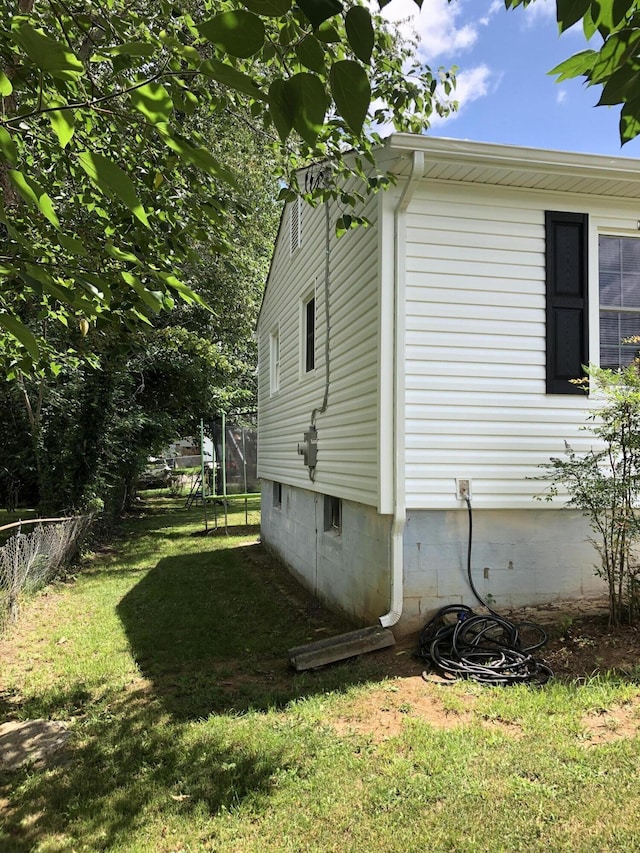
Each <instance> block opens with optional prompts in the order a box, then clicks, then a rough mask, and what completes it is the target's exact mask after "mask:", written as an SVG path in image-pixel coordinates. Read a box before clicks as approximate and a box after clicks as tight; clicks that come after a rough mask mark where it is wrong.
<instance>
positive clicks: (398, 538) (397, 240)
mask: <svg viewBox="0 0 640 853" xmlns="http://www.w3.org/2000/svg"><path fill="white" fill-rule="evenodd" d="M423 173H424V152H423V151H413V152H412V160H411V172H410V173H409V177H408V178H407V182H406V184H405V185H404V189H403V190H402V194H401V195H400V198H399V200H398V203H397V204H396V207H395V210H394V214H393V225H394V229H393V232H394V233H393V240H394V246H393V250H394V261H395V264H394V282H393V283H394V288H393V290H394V318H393V319H394V348H393V360H394V370H393V375H394V382H393V521H392V524H391V590H390V596H389V597H390V600H391V603H390V606H389V612H388V613H385V615H384V616H381V617H380V624H381V625H382V626H383V627H384V628H390V627H391V626H392V625H395V624H396V623H397V622H398V620H399V619H400V617H401V616H402V602H403V598H404V590H403V580H404V564H403V543H404V527H405V523H406V520H407V510H406V500H405V491H406V483H405V429H406V423H405V358H406V354H405V325H406V323H405V313H406V309H405V293H406V282H405V247H406V239H405V238H406V233H405V232H406V216H405V214H406V212H407V208H408V207H409V204H410V202H411V199H412V198H413V193H414V190H415V187H416V184H417V182H418V180H419V179H420V178H421V177H422V175H423Z"/></svg>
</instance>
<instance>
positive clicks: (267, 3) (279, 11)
mask: <svg viewBox="0 0 640 853" xmlns="http://www.w3.org/2000/svg"><path fill="white" fill-rule="evenodd" d="M243 5H245V6H246V7H247V9H249V10H250V11H251V12H255V13H256V15H264V17H265V18H280V17H282V15H286V14H287V12H288V11H289V9H291V0H243Z"/></svg>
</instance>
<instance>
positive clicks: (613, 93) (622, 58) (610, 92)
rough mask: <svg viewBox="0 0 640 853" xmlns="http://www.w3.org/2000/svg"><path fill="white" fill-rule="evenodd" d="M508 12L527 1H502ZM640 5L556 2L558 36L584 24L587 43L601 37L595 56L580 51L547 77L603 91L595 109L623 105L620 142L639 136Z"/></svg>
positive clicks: (619, 0) (626, 0) (621, 0)
mask: <svg viewBox="0 0 640 853" xmlns="http://www.w3.org/2000/svg"><path fill="white" fill-rule="evenodd" d="M505 2H506V6H507V8H510V7H515V6H518V5H528V3H529V2H530V0H505ZM639 16H640V3H639V2H638V0H557V17H558V23H559V26H560V31H561V32H562V31H564V30H566V29H568V28H569V27H571V26H573V25H574V24H576V23H577V22H578V21H579V20H580V19H582V21H583V26H584V32H585V35H586V36H587V38H590V37H591V36H592V35H593V34H594V33H595V32H596V31H597V32H598V33H599V34H600V36H601V37H602V40H603V41H602V46H601V47H600V48H599V49H598V50H584V51H581V52H580V53H576V54H575V55H574V56H571V57H569V58H568V59H566V60H565V61H564V62H561V63H560V64H559V65H556V67H555V68H553V69H552V70H551V71H550V72H549V73H550V74H555V75H557V78H558V81H562V80H568V79H571V78H574V77H583V78H584V79H585V81H586V83H587V85H588V86H598V85H599V86H602V92H601V94H600V99H599V100H598V103H597V106H615V105H617V104H622V105H623V107H622V110H621V115H620V140H621V142H622V143H624V142H627V141H628V140H629V139H633V138H634V137H635V136H637V135H638V134H639V133H640V97H638V91H639V87H640V28H639V27H638V23H640V21H639Z"/></svg>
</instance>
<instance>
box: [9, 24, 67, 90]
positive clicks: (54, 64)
mask: <svg viewBox="0 0 640 853" xmlns="http://www.w3.org/2000/svg"><path fill="white" fill-rule="evenodd" d="M14 38H15V40H16V42H17V43H18V44H19V45H20V46H21V47H22V49H23V50H24V52H25V53H26V54H27V56H28V57H29V59H30V60H31V61H32V62H33V64H34V65H35V66H36V67H37V68H39V69H40V70H41V71H45V72H47V73H49V74H51V75H52V76H53V77H58V78H59V79H61V80H74V79H76V78H77V77H78V76H79V75H80V74H82V72H83V71H84V66H83V65H82V63H81V62H80V60H79V59H78V57H77V56H76V55H75V54H74V53H72V52H71V51H70V50H69V49H68V48H67V47H66V46H65V45H63V44H61V43H60V42H58V41H55V40H54V39H52V38H50V37H49V36H47V35H45V34H44V33H43V32H42V31H41V30H37V29H35V27H32V26H31V24H29V23H27V22H26V21H24V20H20V19H17V25H16V26H15V28H14Z"/></svg>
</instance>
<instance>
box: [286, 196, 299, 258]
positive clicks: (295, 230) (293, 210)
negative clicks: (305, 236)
mask: <svg viewBox="0 0 640 853" xmlns="http://www.w3.org/2000/svg"><path fill="white" fill-rule="evenodd" d="M289 207H290V219H289V236H290V252H291V254H293V253H294V252H295V251H296V249H299V248H300V246H301V245H302V201H301V200H300V199H299V198H296V199H295V200H294V201H292V202H291V204H290V206H289Z"/></svg>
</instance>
